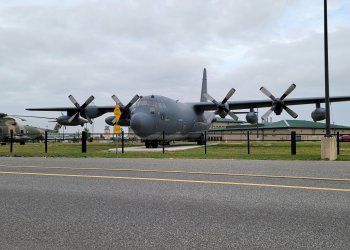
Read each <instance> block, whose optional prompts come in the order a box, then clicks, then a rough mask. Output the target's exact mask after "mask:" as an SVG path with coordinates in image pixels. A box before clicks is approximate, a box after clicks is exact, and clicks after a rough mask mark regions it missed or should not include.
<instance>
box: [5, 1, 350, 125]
mask: <svg viewBox="0 0 350 250" xmlns="http://www.w3.org/2000/svg"><path fill="white" fill-rule="evenodd" d="M349 5H350V4H349V3H348V1H344V0H337V1H332V2H330V3H329V10H330V21H329V24H330V38H329V43H330V69H331V74H330V76H331V83H332V88H331V93H332V94H335V95H348V94H350V89H349V87H348V86H349V85H348V84H347V81H348V79H349V73H348V68H349V63H348V62H347V58H349V54H350V49H349V47H348V44H349V39H350V38H349V29H350V18H349V16H350V15H349V14H350V6H349ZM322 7H323V6H322V5H320V3H319V1H316V0H313V1H307V2H305V1H301V0H298V1H291V0H282V1H272V0H264V1H252V0H248V1H247V0H236V1H214V0H213V1H200V0H190V1H171V0H168V1H157V2H155V1H150V0H144V1H77V0H76V1H5V2H2V3H1V4H0V39H1V41H2V42H1V43H0V55H1V57H0V82H1V86H6V87H5V88H3V90H2V93H3V95H2V96H3V97H2V98H1V100H0V105H1V106H2V107H3V108H2V109H3V110H1V111H4V112H7V113H14V112H16V113H25V111H24V109H25V108H28V107H42V106H48V107H49V106H67V105H71V104H70V102H69V101H68V99H67V96H68V95H69V94H73V95H74V96H75V97H76V98H77V99H78V100H80V101H81V102H83V101H84V100H85V99H86V98H87V97H88V96H89V95H91V94H94V95H95V96H96V101H95V103H96V104H100V105H104V104H112V103H113V102H112V100H111V99H110V96H111V95H112V94H113V93H116V94H118V96H119V97H120V99H122V100H123V101H124V102H127V101H128V100H129V99H130V98H131V97H132V96H133V95H134V94H135V93H139V94H141V95H146V94H152V93H154V94H164V95H167V96H169V97H171V98H174V99H180V100H182V101H197V100H198V99H199V92H200V82H201V77H202V69H203V67H207V68H208V79H209V89H210V92H211V93H212V95H214V96H217V97H218V98H221V97H222V96H223V95H224V94H225V92H226V90H228V89H229V88H230V87H235V88H236V89H237V93H236V94H235V96H234V98H235V99H239V100H242V99H247V98H253V99H257V98H264V97H263V96H262V95H261V93H259V91H258V89H259V87H260V85H261V84H264V85H265V86H266V87H268V88H269V89H271V91H272V92H276V94H278V93H281V92H283V91H284V89H286V88H287V87H288V85H289V84H290V83H291V82H295V83H296V84H297V86H298V87H297V89H296V90H295V92H294V93H293V96H312V95H318V96H319V95H322V94H323V89H322V84H323V74H324V73H323V37H322V25H323V23H322ZM9 104H11V106H9ZM337 105H338V104H337ZM346 106H347V107H348V104H344V105H343V104H342V105H340V106H339V107H340V108H338V109H339V110H345V108H344V107H346ZM5 107H6V110H5ZM310 111H311V110H310ZM300 112H301V113H302V115H301V116H302V117H303V118H304V117H305V118H308V117H306V113H305V115H303V114H304V110H303V109H302V110H300ZM46 115H48V114H47V113H46ZM52 115H57V114H52ZM307 116H309V112H308V113H307ZM335 117H336V118H337V121H338V120H339V123H343V124H349V123H350V121H349V120H348V119H347V118H346V117H344V116H342V115H338V116H335ZM338 117H339V118H338ZM282 118H283V117H282ZM32 122H34V123H37V124H43V122H42V121H40V122H39V121H32ZM96 127H99V128H100V130H101V128H102V127H103V119H102V118H101V119H98V121H97V125H96Z"/></svg>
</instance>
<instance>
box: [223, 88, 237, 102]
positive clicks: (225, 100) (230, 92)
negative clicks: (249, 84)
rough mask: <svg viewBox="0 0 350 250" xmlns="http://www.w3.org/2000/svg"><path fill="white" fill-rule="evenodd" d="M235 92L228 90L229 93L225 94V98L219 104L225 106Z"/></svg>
mask: <svg viewBox="0 0 350 250" xmlns="http://www.w3.org/2000/svg"><path fill="white" fill-rule="evenodd" d="M235 92H236V90H235V89H234V88H232V89H230V91H229V92H228V93H227V95H226V96H225V98H224V99H223V100H222V102H221V104H225V103H226V102H227V100H228V99H230V98H231V96H232V95H233V94H234V93H235Z"/></svg>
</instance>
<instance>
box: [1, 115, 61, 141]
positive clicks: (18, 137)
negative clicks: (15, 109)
mask: <svg viewBox="0 0 350 250" xmlns="http://www.w3.org/2000/svg"><path fill="white" fill-rule="evenodd" d="M20 119H21V118H20ZM58 128H59V126H56V127H55V129H54V130H55V131H58ZM11 130H12V131H13V141H14V142H19V143H20V144H21V145H24V144H25V142H26V141H28V140H32V141H34V140H42V139H43V135H44V133H45V130H46V129H43V128H37V127H33V126H28V125H21V124H18V123H17V121H16V120H15V118H13V117H11V116H8V115H7V114H4V113H0V143H1V145H5V144H6V143H7V142H9V141H10V140H11Z"/></svg>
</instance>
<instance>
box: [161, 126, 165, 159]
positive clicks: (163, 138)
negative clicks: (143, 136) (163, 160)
mask: <svg viewBox="0 0 350 250" xmlns="http://www.w3.org/2000/svg"><path fill="white" fill-rule="evenodd" d="M164 145H165V132H164V131H163V145H162V146H163V154H164V153H165V150H164V147H165V146H164Z"/></svg>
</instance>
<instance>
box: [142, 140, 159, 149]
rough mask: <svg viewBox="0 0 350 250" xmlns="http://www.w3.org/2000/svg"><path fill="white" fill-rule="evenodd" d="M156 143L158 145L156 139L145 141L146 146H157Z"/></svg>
mask: <svg viewBox="0 0 350 250" xmlns="http://www.w3.org/2000/svg"><path fill="white" fill-rule="evenodd" d="M158 145H159V142H158V140H151V141H150V140H147V141H145V146H146V148H158Z"/></svg>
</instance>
